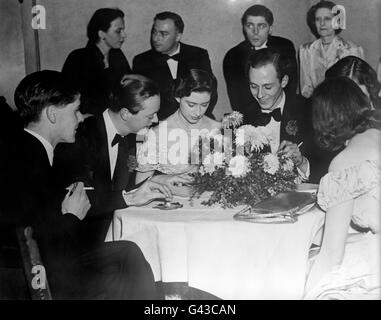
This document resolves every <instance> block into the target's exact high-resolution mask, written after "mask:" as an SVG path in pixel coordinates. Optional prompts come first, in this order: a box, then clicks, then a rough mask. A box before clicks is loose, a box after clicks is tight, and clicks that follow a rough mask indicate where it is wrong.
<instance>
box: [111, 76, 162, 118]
mask: <svg viewBox="0 0 381 320" xmlns="http://www.w3.org/2000/svg"><path fill="white" fill-rule="evenodd" d="M156 95H160V92H159V88H158V87H157V85H156V83H155V82H154V81H152V80H151V79H149V78H147V77H145V76H142V75H140V74H128V75H125V76H123V78H122V80H121V81H120V83H119V84H118V85H117V86H116V88H114V90H113V92H112V94H111V105H110V110H111V111H113V112H118V111H120V110H121V109H122V108H127V109H128V110H129V111H130V112H131V113H132V114H136V113H138V112H139V111H140V110H142V109H143V107H142V103H143V102H144V101H145V100H147V99H148V98H150V97H152V96H156Z"/></svg>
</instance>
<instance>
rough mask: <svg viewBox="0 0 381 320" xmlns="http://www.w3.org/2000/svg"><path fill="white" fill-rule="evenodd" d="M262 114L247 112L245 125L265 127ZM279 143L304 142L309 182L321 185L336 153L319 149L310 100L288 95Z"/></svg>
mask: <svg viewBox="0 0 381 320" xmlns="http://www.w3.org/2000/svg"><path fill="white" fill-rule="evenodd" d="M261 114H262V113H259V114H258V113H256V112H253V111H252V112H247V113H245V114H244V124H251V125H253V126H255V127H257V126H264V125H265V123H264V119H263V118H262V116H261ZM279 135H280V136H279V137H280V139H279V141H280V142H282V141H283V140H287V141H290V142H293V143H296V144H299V143H301V142H303V144H302V145H301V146H300V152H301V153H302V155H303V156H305V157H306V158H307V159H308V161H309V163H310V177H309V180H308V181H309V182H311V183H319V180H320V178H321V177H322V176H323V175H324V174H325V173H327V171H328V165H329V162H330V160H331V159H332V158H333V155H334V153H331V152H327V151H324V150H321V149H319V148H318V146H317V143H316V141H315V136H314V131H313V126H312V112H311V104H310V102H309V100H307V99H305V98H304V97H302V96H300V95H297V94H290V93H286V101H285V104H284V108H283V113H282V118H281V124H280V133H279Z"/></svg>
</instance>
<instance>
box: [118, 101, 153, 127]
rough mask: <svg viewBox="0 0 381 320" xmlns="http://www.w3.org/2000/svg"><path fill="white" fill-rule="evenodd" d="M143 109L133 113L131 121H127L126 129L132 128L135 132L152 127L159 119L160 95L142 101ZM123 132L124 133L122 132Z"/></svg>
mask: <svg viewBox="0 0 381 320" xmlns="http://www.w3.org/2000/svg"><path fill="white" fill-rule="evenodd" d="M141 107H142V110H140V111H139V112H138V113H136V114H132V115H131V118H130V121H128V123H126V130H132V131H133V132H134V133H136V132H138V131H140V130H142V129H145V128H149V127H151V126H152V125H153V124H154V123H157V122H158V121H159V120H158V118H157V113H158V111H159V109H160V96H159V95H154V96H151V97H148V98H147V99H145V100H144V101H143V102H142V103H141ZM121 134H123V133H122V132H121Z"/></svg>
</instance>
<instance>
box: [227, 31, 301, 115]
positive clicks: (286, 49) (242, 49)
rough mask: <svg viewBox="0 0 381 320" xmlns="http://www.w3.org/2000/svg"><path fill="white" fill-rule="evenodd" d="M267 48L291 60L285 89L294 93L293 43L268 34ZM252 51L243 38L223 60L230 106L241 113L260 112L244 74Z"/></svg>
mask: <svg viewBox="0 0 381 320" xmlns="http://www.w3.org/2000/svg"><path fill="white" fill-rule="evenodd" d="M267 48H269V49H270V50H272V51H275V52H278V53H280V54H282V55H285V56H287V57H289V59H290V62H291V65H290V74H289V83H288V84H287V87H286V90H285V91H286V92H289V93H296V88H297V83H298V73H297V62H296V52H295V47H294V45H293V43H292V42H291V41H290V40H288V39H285V38H282V37H275V36H269V38H268V40H267ZM253 52H255V49H254V48H253V46H252V45H251V44H250V42H249V41H246V40H245V41H242V42H241V43H239V44H238V45H237V46H235V47H234V48H232V49H230V50H229V51H228V52H227V53H226V55H225V58H224V61H223V72H224V77H225V81H226V86H227V91H228V96H229V100H230V104H231V107H232V109H233V110H237V111H240V112H241V113H246V112H248V111H251V112H256V113H260V106H259V104H258V102H257V101H256V100H255V99H254V97H253V96H252V94H251V92H250V87H249V80H248V78H247V76H246V74H245V72H246V63H247V59H248V58H249V56H250V55H251V54H252V53H253ZM253 109H254V110H253Z"/></svg>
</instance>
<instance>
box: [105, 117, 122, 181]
mask: <svg viewBox="0 0 381 320" xmlns="http://www.w3.org/2000/svg"><path fill="white" fill-rule="evenodd" d="M108 110H109V109H106V110H105V111H104V112H103V119H104V121H105V126H106V133H107V147H108V156H109V159H110V172H111V180H112V178H113V176H114V170H115V165H116V159H117V158H118V145H117V144H115V145H114V146H111V142H112V140H114V137H115V135H116V134H119V133H118V131H117V130H116V128H115V125H114V123H113V122H112V120H111V118H110V114H109V113H108Z"/></svg>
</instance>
